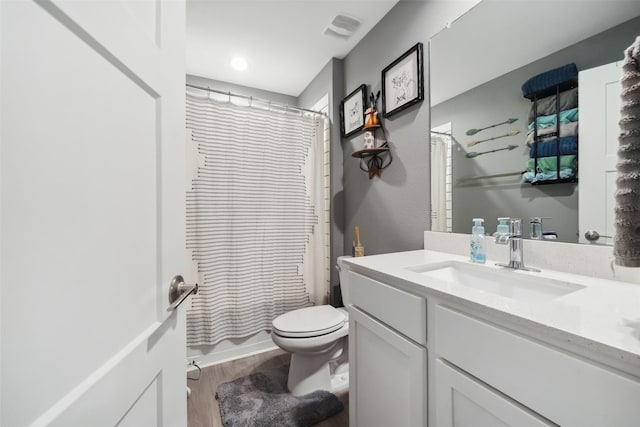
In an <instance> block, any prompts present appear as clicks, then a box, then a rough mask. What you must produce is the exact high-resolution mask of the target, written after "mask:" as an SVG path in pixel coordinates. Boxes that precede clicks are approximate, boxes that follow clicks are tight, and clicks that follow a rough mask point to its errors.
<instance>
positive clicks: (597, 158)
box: [578, 63, 622, 245]
mask: <svg viewBox="0 0 640 427" xmlns="http://www.w3.org/2000/svg"><path fill="white" fill-rule="evenodd" d="M621 66H622V64H621V63H611V64H607V65H602V66H600V67H596V68H591V69H589V70H584V71H580V74H579V85H578V87H579V88H580V89H579V91H580V92H579V95H578V99H579V100H580V143H579V144H578V147H579V153H578V154H579V155H578V159H579V162H580V168H579V171H580V172H579V173H580V180H579V181H578V212H579V215H578V221H579V236H578V238H579V242H580V243H596V244H606V245H612V244H613V234H614V232H615V227H614V208H615V197H614V193H615V191H616V174H617V172H616V162H617V161H618V135H619V133H620V127H619V126H618V122H619V121H620V106H621V101H620V92H621V90H622V87H621V85H620V77H621V76H622V69H621ZM587 231H597V232H598V234H599V235H600V236H601V237H600V238H599V239H596V240H587V238H586V237H585V233H586V232H587Z"/></svg>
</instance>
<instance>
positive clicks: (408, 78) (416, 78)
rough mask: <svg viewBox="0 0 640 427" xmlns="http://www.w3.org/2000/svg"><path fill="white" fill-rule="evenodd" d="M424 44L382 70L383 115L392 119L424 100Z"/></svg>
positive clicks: (410, 50)
mask: <svg viewBox="0 0 640 427" xmlns="http://www.w3.org/2000/svg"><path fill="white" fill-rule="evenodd" d="M422 51H423V49H422V43H418V44H416V45H415V46H413V47H412V48H411V49H409V50H408V51H406V52H405V53H404V54H402V56H400V57H399V58H398V59H396V60H395V61H393V62H392V63H391V64H390V65H389V66H388V67H386V68H385V69H384V70H382V113H383V116H384V117H391V116H393V115H394V114H396V113H399V112H400V111H402V110H404V109H405V108H408V107H410V106H412V105H414V104H417V103H418V102H422V100H424V70H423V52H422Z"/></svg>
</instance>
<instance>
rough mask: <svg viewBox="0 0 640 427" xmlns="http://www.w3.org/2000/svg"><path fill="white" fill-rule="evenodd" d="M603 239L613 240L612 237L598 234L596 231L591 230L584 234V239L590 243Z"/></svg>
mask: <svg viewBox="0 0 640 427" xmlns="http://www.w3.org/2000/svg"><path fill="white" fill-rule="evenodd" d="M601 237H606V238H609V239H612V237H611V236H603V235H601V234H600V233H598V232H597V231H596V230H589V231H587V232H586V233H584V238H585V239H587V240H588V241H590V242H595V241H596V240H598V239H599V238H601Z"/></svg>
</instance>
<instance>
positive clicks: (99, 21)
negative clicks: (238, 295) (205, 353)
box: [0, 0, 186, 427]
mask: <svg viewBox="0 0 640 427" xmlns="http://www.w3.org/2000/svg"><path fill="white" fill-rule="evenodd" d="M184 25H185V13H184V4H183V2H180V1H166V2H163V1H90V2H87V1H64V0H61V1H60V0H43V1H26V0H25V1H0V43H1V57H2V61H1V69H0V91H1V95H0V122H1V123H0V139H1V148H0V174H1V177H0V207H1V211H0V232H1V233H2V238H1V239H0V242H1V258H0V271H1V288H0V289H1V292H0V295H1V298H0V301H1V310H0V312H1V313H2V317H1V319H2V320H1V325H0V326H1V331H2V340H1V350H0V359H1V365H0V366H1V372H0V374H1V376H2V379H1V381H0V388H1V395H0V396H1V400H0V424H1V425H3V426H7V427H14V426H26V425H30V426H44V425H47V426H48V425H51V426H65V427H67V426H68V427H80V426H114V425H119V426H145V427H146V426H149V427H151V426H167V427H180V426H185V425H186V378H185V360H186V354H185V353H186V346H185V331H184V328H185V326H184V313H182V312H175V311H173V312H167V307H168V305H169V302H168V288H169V284H170V281H171V279H172V277H173V276H174V275H177V274H181V273H184V271H185V268H186V256H185V255H186V253H185V249H184V247H185V240H184V200H185V197H184V194H185V185H184V183H185V172H184V170H185V169H184V164H185V148H184V79H185V71H184Z"/></svg>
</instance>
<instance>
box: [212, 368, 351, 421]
mask: <svg viewBox="0 0 640 427" xmlns="http://www.w3.org/2000/svg"><path fill="white" fill-rule="evenodd" d="M288 372H289V365H284V366H282V367H280V368H277V369H274V370H270V371H264V372H256V373H253V374H251V375H248V376H246V377H242V378H238V379H235V380H233V381H230V382H228V383H224V384H220V385H219V386H218V392H217V393H216V399H218V403H219V404H220V416H221V417H222V424H223V425H224V426H225V427H275V426H277V427H306V426H311V425H313V424H316V423H319V422H320V421H322V420H324V419H326V418H329V417H331V416H333V415H335V414H337V413H338V412H340V411H342V410H343V409H344V405H343V404H342V402H340V400H338V398H337V397H336V396H335V395H333V394H331V393H329V392H328V391H324V390H317V391H314V392H312V393H309V394H306V395H304V396H300V397H294V396H292V395H291V394H290V393H289V391H288V390H287V374H288Z"/></svg>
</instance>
